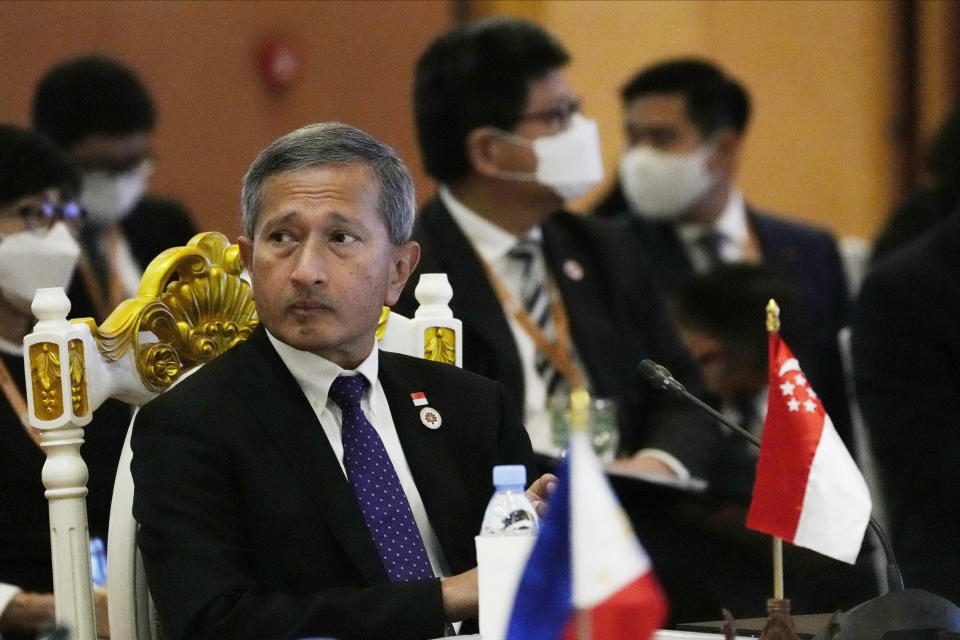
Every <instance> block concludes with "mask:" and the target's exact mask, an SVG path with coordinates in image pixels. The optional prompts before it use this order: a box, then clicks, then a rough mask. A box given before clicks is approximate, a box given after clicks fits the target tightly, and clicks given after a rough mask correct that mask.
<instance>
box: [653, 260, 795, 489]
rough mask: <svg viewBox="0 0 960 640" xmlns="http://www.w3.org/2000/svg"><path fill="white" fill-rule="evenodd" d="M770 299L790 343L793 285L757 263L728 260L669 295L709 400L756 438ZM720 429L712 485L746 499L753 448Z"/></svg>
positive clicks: (763, 397)
mask: <svg viewBox="0 0 960 640" xmlns="http://www.w3.org/2000/svg"><path fill="white" fill-rule="evenodd" d="M771 298H772V299H774V300H776V301H777V304H778V305H779V306H780V311H781V315H782V316H783V317H786V318H790V320H791V322H790V323H789V326H787V327H784V338H785V339H786V340H787V342H788V343H789V344H790V345H793V344H794V343H795V342H797V340H795V339H794V338H795V334H800V336H802V334H803V333H804V331H805V330H806V329H807V327H806V324H807V323H806V322H805V320H804V318H805V316H806V313H805V310H804V309H803V308H802V307H801V306H800V305H799V304H797V294H796V291H794V290H793V289H791V288H790V287H788V286H786V285H784V284H783V282H781V281H780V280H779V279H777V278H775V277H773V276H771V275H770V274H769V273H767V272H766V271H765V270H764V269H763V268H762V267H760V266H758V265H753V264H728V265H723V266H721V267H718V268H717V269H715V270H713V271H711V272H710V273H704V274H698V275H696V276H694V277H693V279H692V280H690V281H689V282H687V283H686V284H685V285H683V286H682V287H680V288H679V289H677V290H676V291H674V292H673V294H672V295H671V298H670V307H671V309H672V310H673V314H674V317H675V318H676V319H677V326H678V328H679V330H680V337H681V338H682V339H683V342H684V344H685V345H686V346H687V348H688V349H689V350H690V353H691V354H692V355H693V357H694V359H695V360H696V361H697V363H698V364H699V365H700V370H701V371H702V372H703V377H704V381H705V382H706V384H707V388H708V389H709V390H710V393H711V394H712V395H713V400H714V403H715V404H716V406H718V407H719V409H720V411H721V412H722V413H723V414H724V415H725V416H726V417H727V418H729V419H730V420H732V421H733V422H734V423H735V424H738V425H740V426H742V427H743V428H744V429H746V430H747V431H749V432H750V433H752V434H753V435H755V436H757V437H758V438H759V437H760V436H761V434H762V433H763V420H764V417H765V416H766V413H767V387H768V384H767V382H768V379H769V375H768V369H769V366H768V362H767V360H768V359H767V327H766V322H765V318H766V307H767V303H768V301H769V300H770V299H771ZM798 339H799V337H798ZM723 429H724V432H725V437H724V440H723V442H722V444H721V448H720V457H721V458H722V459H723V462H722V463H721V464H722V467H723V469H724V470H725V472H724V473H720V474H717V477H716V478H715V479H714V482H713V484H712V485H711V490H712V491H713V492H714V493H718V494H721V495H724V496H728V497H730V498H733V499H735V500H737V501H738V502H741V503H744V504H746V503H748V502H749V500H750V495H751V492H752V490H753V482H754V478H755V476H756V466H757V449H756V448H755V447H754V446H753V445H752V444H750V443H748V442H746V441H745V440H744V439H743V437H741V436H740V435H739V434H736V433H732V432H729V431H728V429H727V427H723Z"/></svg>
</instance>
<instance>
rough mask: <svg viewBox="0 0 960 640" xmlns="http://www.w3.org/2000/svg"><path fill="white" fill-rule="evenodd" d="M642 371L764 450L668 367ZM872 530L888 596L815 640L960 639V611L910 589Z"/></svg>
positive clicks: (878, 531) (877, 529)
mask: <svg viewBox="0 0 960 640" xmlns="http://www.w3.org/2000/svg"><path fill="white" fill-rule="evenodd" d="M637 368H638V370H639V371H640V374H641V375H642V376H643V377H644V379H645V380H646V381H647V382H648V383H650V384H651V385H652V386H654V387H656V388H658V389H662V390H663V391H666V392H667V393H669V394H671V395H673V396H675V397H678V398H683V399H684V400H686V401H687V402H690V403H691V404H694V405H696V406H697V407H699V408H700V409H702V410H703V411H706V412H707V413H708V414H710V415H711V416H713V418H714V419H716V420H717V421H719V422H720V423H721V424H723V425H725V426H727V427H729V428H730V429H732V430H733V431H734V432H736V433H737V434H738V435H740V436H741V437H743V438H744V439H746V440H747V441H748V442H750V443H751V444H752V445H753V446H754V447H756V448H757V449H758V450H759V449H760V439H759V438H757V437H756V436H755V435H753V434H752V433H750V432H749V431H747V430H746V429H744V428H743V427H741V426H740V425H738V424H736V423H734V422H733V421H732V420H730V419H728V418H727V417H726V416H725V415H723V414H722V413H720V412H719V411H717V410H716V409H714V408H713V407H711V406H710V405H708V404H707V403H706V402H704V401H703V400H701V399H700V398H698V397H697V396H695V395H693V394H692V393H690V392H689V391H687V388H686V387H685V386H683V384H682V383H680V382H679V381H678V380H677V379H676V378H674V377H673V376H672V375H671V374H670V371H669V370H668V369H667V368H666V367H664V366H662V365H659V364H657V363H656V362H654V361H653V360H649V359H645V360H643V361H642V362H640V365H639V366H638V367H637ZM869 526H870V530H871V531H873V534H874V536H875V537H876V538H877V540H878V541H879V542H880V546H881V548H882V549H883V555H884V559H885V560H886V565H887V570H886V578H887V593H885V594H883V595H880V596H878V597H876V598H873V599H872V600H867V601H866V602H864V603H862V604H859V605H857V606H855V607H853V608H852V609H850V610H849V611H847V612H845V613H841V614H839V615H838V616H837V617H836V620H835V621H834V623H833V625H831V627H830V628H828V629H825V630H824V631H822V632H820V633H818V634H817V635H816V636H815V637H814V640H831V639H832V640H867V639H870V638H876V639H877V640H879V639H880V638H882V637H884V635H885V634H886V633H887V632H892V631H914V632H921V631H927V632H928V634H926V635H916V636H914V635H911V636H910V637H916V638H928V637H929V638H931V639H936V640H946V639H948V638H957V639H960V607H957V605H955V604H954V603H952V602H950V601H949V600H947V599H946V598H943V597H941V596H938V595H935V594H932V593H930V592H929V591H924V590H923V589H905V588H904V585H903V575H902V574H901V572H900V566H899V565H898V564H897V560H896V556H895V555H894V553H893V546H892V545H891V544H890V538H889V537H888V536H887V534H886V532H885V531H884V530H883V527H881V526H880V523H879V522H877V520H876V519H875V518H874V517H873V516H872V515H871V516H870V520H869ZM891 637H892V636H891Z"/></svg>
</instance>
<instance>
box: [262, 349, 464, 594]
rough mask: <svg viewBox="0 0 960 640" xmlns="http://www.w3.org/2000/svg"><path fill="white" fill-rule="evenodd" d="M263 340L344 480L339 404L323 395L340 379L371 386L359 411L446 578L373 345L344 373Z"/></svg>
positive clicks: (447, 572)
mask: <svg viewBox="0 0 960 640" xmlns="http://www.w3.org/2000/svg"><path fill="white" fill-rule="evenodd" d="M267 337H268V338H269V339H270V343H271V344H272V345H273V348H274V349H276V351H277V355H279V356H280V359H281V360H283V364H285V365H286V366H287V369H289V370H290V373H292V374H293V377H294V379H295V380H296V381H297V384H298V385H300V389H301V390H302V391H303V395H305V396H306V397H307V401H309V402H310V406H311V407H312V408H313V411H314V413H316V415H317V420H319V422H320V427H321V428H322V429H323V432H324V433H325V434H326V436H327V440H329V441H330V447H331V448H332V449H333V452H334V454H336V456H337V460H338V461H339V462H340V468H341V470H343V474H344V476H346V474H347V471H346V468H345V467H344V466H343V440H342V437H341V422H342V414H341V412H340V407H339V406H337V403H335V402H334V401H333V400H330V399H328V397H327V393H328V392H329V391H330V385H332V384H333V381H334V380H336V378H337V376H339V375H341V374H343V375H361V376H363V377H365V378H366V379H367V382H369V383H370V386H369V387H368V388H367V390H366V391H364V392H363V397H362V398H361V399H360V408H361V409H362V410H363V414H364V415H365V416H366V417H367V420H369V421H370V424H371V425H373V428H374V429H375V430H376V432H377V433H378V434H379V435H380V439H381V440H382V441H383V446H384V448H386V450H387V455H388V456H389V457H390V462H391V463H392V464H393V468H394V469H395V470H396V472H397V478H399V480H400V486H401V487H403V492H404V494H406V496H407V502H409V503H410V509H411V510H412V511H413V519H414V520H415V521H416V523H417V528H418V529H419V530H420V537H421V538H423V543H424V546H425V547H426V548H427V556H428V557H429V558H430V566H431V567H432V568H433V574H434V575H435V576H437V577H440V578H445V577H448V576H449V575H450V568H449V566H448V565H447V561H446V558H445V557H444V555H443V549H442V548H441V547H440V541H439V540H438V539H437V534H436V532H434V530H433V526H432V525H431V524H430V519H429V518H428V517H427V510H426V508H425V507H424V506H423V499H421V498H420V492H419V491H418V490H417V485H416V483H414V481H413V474H412V473H410V466H409V465H408V464H407V458H406V456H405V455H404V453H403V447H402V446H401V445H400V438H399V436H397V429H396V426H395V425H394V423H393V416H392V414H391V413H390V405H389V404H388V403H387V396H386V395H385V394H384V392H383V386H382V385H381V384H380V379H379V378H378V376H377V374H378V368H379V365H380V357H379V355H380V352H379V348H378V347H377V346H376V344H375V345H374V347H373V349H371V350H370V355H368V356H367V358H366V360H364V361H363V362H361V363H360V366H358V367H357V368H356V370H355V371H346V370H344V369H342V368H340V366H339V365H337V364H334V363H333V362H330V361H329V360H327V359H326V358H322V357H320V356H318V355H315V354H313V353H309V352H307V351H300V350H298V349H294V348H293V347H291V346H290V345H288V344H286V343H283V342H281V341H280V340H278V339H277V338H275V337H274V336H273V335H272V334H271V333H270V332H269V331H267ZM312 426H313V425H304V428H305V429H309V428H312Z"/></svg>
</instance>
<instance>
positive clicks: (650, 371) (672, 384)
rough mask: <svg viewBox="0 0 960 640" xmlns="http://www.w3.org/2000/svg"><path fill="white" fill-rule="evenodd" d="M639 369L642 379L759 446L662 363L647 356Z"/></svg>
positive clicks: (755, 440)
mask: <svg viewBox="0 0 960 640" xmlns="http://www.w3.org/2000/svg"><path fill="white" fill-rule="evenodd" d="M637 369H639V371H640V375H642V376H643V378H644V380H646V381H647V382H649V383H650V384H652V385H653V386H655V387H657V388H658V389H663V390H664V391H666V392H667V393H669V394H671V395H674V396H676V397H678V398H683V399H684V400H686V401H688V402H692V403H693V404H695V405H697V406H698V407H700V408H701V409H703V410H704V411H706V412H707V413H709V414H710V415H711V416H713V417H714V418H716V419H717V420H719V421H720V422H721V423H723V424H725V425H726V426H728V427H730V428H731V429H733V430H734V431H736V432H737V433H738V434H740V435H741V436H743V437H744V438H746V439H747V440H749V441H750V443H751V444H752V445H753V446H755V447H756V448H758V449H759V448H760V440H759V438H757V436H755V435H753V434H752V433H750V432H749V431H747V430H746V429H744V428H743V427H741V426H740V425H738V424H737V423H735V422H733V421H732V420H730V419H728V418H727V417H726V416H725V415H723V414H722V413H720V412H719V411H717V410H716V409H714V408H713V407H711V406H710V405H708V404H707V403H706V402H704V401H703V400H701V399H700V398H698V397H697V396H695V395H693V394H692V393H690V392H689V391H687V388H686V387H685V386H683V385H682V384H680V382H679V381H678V380H677V379H676V378H674V377H673V376H672V375H670V371H669V370H668V369H667V368H666V367H665V366H663V365H660V364H657V363H656V362H654V361H653V360H650V359H649V358H647V359H645V360H643V361H641V362H640V366H639V367H637Z"/></svg>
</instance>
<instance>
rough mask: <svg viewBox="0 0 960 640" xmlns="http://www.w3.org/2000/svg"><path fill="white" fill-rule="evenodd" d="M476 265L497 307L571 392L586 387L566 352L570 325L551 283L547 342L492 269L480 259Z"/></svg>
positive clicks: (551, 280) (572, 360)
mask: <svg viewBox="0 0 960 640" xmlns="http://www.w3.org/2000/svg"><path fill="white" fill-rule="evenodd" d="M480 263H481V264H482V265H483V268H484V270H485V271H486V272H487V279H488V280H489V281H490V285H491V286H492V287H493V291H494V293H496V295H497V299H498V300H499V301H500V305H501V306H502V307H503V308H504V310H506V311H507V312H509V313H510V315H512V316H513V318H514V319H515V320H516V321H517V323H518V324H519V325H520V328H521V329H523V331H524V333H526V334H527V335H528V336H529V337H530V339H531V340H533V344H534V346H535V347H536V349H537V351H539V352H540V353H541V354H542V355H543V357H544V358H546V359H547V360H548V361H549V362H550V364H552V365H553V366H554V367H555V368H556V370H557V371H559V372H560V374H561V375H562V376H563V377H564V378H566V379H567V381H568V382H569V383H570V386H571V388H576V387H582V386H584V385H585V383H586V376H585V375H584V373H583V369H581V368H580V366H579V365H578V364H577V363H576V361H574V359H573V352H572V350H571V348H570V321H569V319H568V317H567V310H566V308H564V306H563V301H562V300H561V299H560V292H559V291H558V290H557V287H556V285H555V284H554V282H553V279H552V278H550V276H549V275H547V276H546V278H545V279H546V286H547V298H548V300H549V308H550V318H551V319H552V320H553V330H554V334H555V337H554V338H553V339H552V340H551V339H550V338H548V337H547V335H546V334H545V333H544V332H543V329H541V328H540V325H538V324H537V323H536V322H535V321H534V319H533V318H532V317H530V314H529V313H527V310H526V309H524V308H523V305H522V304H520V301H519V300H517V298H516V297H515V296H514V295H513V294H512V293H510V291H508V290H507V287H506V285H505V284H504V283H503V281H501V280H500V278H498V277H497V276H496V274H494V273H493V269H491V268H490V265H488V264H487V262H486V260H484V259H483V258H480Z"/></svg>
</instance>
